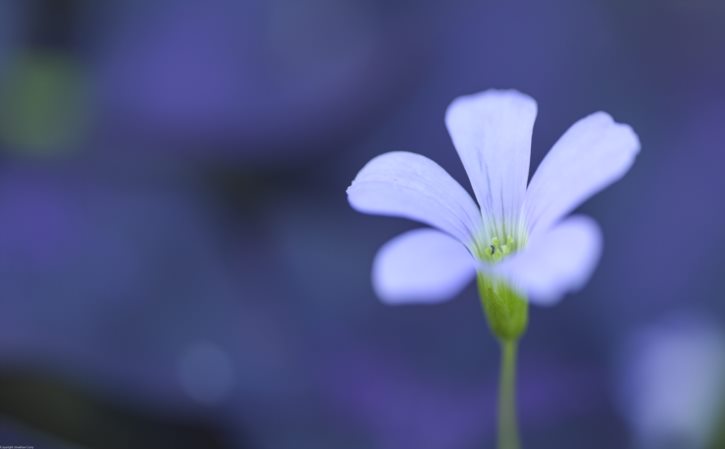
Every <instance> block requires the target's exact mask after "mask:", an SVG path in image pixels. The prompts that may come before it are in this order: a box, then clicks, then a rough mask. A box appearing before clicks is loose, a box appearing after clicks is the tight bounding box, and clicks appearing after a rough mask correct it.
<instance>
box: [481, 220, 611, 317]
mask: <svg viewBox="0 0 725 449" xmlns="http://www.w3.org/2000/svg"><path fill="white" fill-rule="evenodd" d="M601 249H602V236H601V232H600V230H599V226H597V224H596V223H595V222H594V220H592V219H591V218H587V217H583V216H574V217H571V218H568V219H566V220H564V221H562V222H561V223H560V224H558V225H556V226H554V227H553V228H551V229H549V230H548V231H547V232H545V233H543V234H540V235H539V236H538V238H535V239H533V240H531V241H530V242H529V245H528V246H527V247H526V248H524V249H523V250H522V251H521V252H519V253H516V254H514V255H512V256H511V257H509V258H507V259H504V260H503V261H502V262H501V263H500V264H498V265H495V266H494V267H493V271H494V273H495V274H497V275H499V276H501V277H503V278H505V279H507V280H509V281H510V282H511V283H512V284H513V285H514V286H515V287H516V288H518V289H520V290H522V291H523V292H524V293H526V294H527V295H528V296H529V300H530V301H531V302H533V303H537V304H542V305H550V304H554V303H556V302H558V301H559V300H560V299H561V297H562V296H563V295H564V294H565V293H566V292H569V291H574V290H578V289H580V288H581V287H583V286H584V284H586V282H587V281H588V280H589V277H590V276H591V274H592V273H593V272H594V268H595V267H596V265H597V262H598V261H599V256H600V254H601Z"/></svg>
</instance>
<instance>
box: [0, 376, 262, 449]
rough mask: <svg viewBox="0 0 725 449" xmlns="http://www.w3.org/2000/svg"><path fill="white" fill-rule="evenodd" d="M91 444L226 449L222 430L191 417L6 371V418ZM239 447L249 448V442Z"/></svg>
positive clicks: (2, 386)
mask: <svg viewBox="0 0 725 449" xmlns="http://www.w3.org/2000/svg"><path fill="white" fill-rule="evenodd" d="M3 415H4V416H7V417H8V418H10V419H13V420H15V421H18V422H20V423H21V424H23V425H25V426H27V427H29V428H31V429H33V430H37V431H40V432H42V433H46V434H49V435H51V436H53V437H55V438H58V439H61V440H64V441H67V442H70V443H74V444H78V445H81V446H83V447H87V448H98V449H101V448H102V449H116V448H118V449H128V448H145V447H148V448H151V447H153V448H176V449H185V448H189V449H192V448H193V449H199V448H209V449H217V448H219V449H221V448H228V447H231V446H229V445H228V444H227V443H225V442H224V438H223V436H222V435H221V434H222V432H221V431H220V429H218V428H215V426H213V425H211V424H209V423H205V422H202V421H203V420H196V419H190V418H188V417H173V416H159V415H155V414H149V413H148V412H147V411H142V410H140V409H138V408H135V407H129V406H121V405H118V404H112V403H110V402H107V401H104V400H102V399H99V398H98V397H95V396H94V397H92V396H91V395H90V394H89V393H88V392H87V391H84V390H83V389H82V388H80V387H79V386H77V385H75V384H73V383H72V382H67V381H65V380H62V379H58V378H48V377H42V376H39V375H37V374H33V373H28V372H22V371H16V372H3V373H0V416H3ZM235 447H238V448H248V447H250V446H248V445H246V444H244V445H242V446H239V445H236V446H235Z"/></svg>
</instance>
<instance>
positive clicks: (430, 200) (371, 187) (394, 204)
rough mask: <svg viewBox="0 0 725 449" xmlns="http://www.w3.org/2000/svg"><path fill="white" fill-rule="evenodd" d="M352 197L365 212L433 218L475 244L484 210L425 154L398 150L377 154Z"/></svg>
mask: <svg viewBox="0 0 725 449" xmlns="http://www.w3.org/2000/svg"><path fill="white" fill-rule="evenodd" d="M347 199H348V201H349V202H350V205H351V206H352V207H353V208H354V209H356V210H358V211H360V212H365V213H369V214H379V215H391V216H398V217H405V218H409V219H412V220H417V221H421V222H423V223H427V224H429V225H431V226H434V227H436V228H438V229H440V230H442V231H445V232H447V233H449V234H450V235H452V236H453V237H455V238H457V239H458V240H460V241H461V242H462V243H463V244H464V245H467V246H469V247H470V248H473V244H474V237H475V236H476V235H477V234H478V233H480V231H481V229H480V228H481V214H480V212H479V210H478V208H477V207H476V203H475V202H474V201H473V199H472V198H471V196H470V195H469V194H468V192H466V190H465V189H464V188H463V187H461V185H460V184H458V182H456V180H455V179H453V178H452V177H451V176H450V175H449V174H448V173H447V172H446V171H445V170H444V169H443V168H441V166H439V165H438V164H436V163H435V162H433V161H431V160H430V159H428V158H427V157H425V156H421V155H420V154H415V153H409V152H405V151H394V152H391V153H385V154H382V155H380V156H377V157H375V158H373V159H372V160H371V161H370V162H368V163H367V164H366V165H365V167H363V168H362V170H360V173H358V175H357V176H356V177H355V179H354V180H353V181H352V185H350V187H348V189H347Z"/></svg>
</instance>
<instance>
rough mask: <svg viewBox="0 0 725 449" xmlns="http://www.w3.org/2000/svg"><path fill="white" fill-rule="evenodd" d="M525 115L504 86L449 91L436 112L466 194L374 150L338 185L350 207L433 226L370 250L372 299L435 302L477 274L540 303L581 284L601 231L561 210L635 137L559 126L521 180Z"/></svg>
mask: <svg viewBox="0 0 725 449" xmlns="http://www.w3.org/2000/svg"><path fill="white" fill-rule="evenodd" d="M536 113H537V106H536V102H535V101H534V100H533V99H532V98H531V97H529V96H527V95H525V94H522V93H520V92H517V91H513V90H488V91H485V92H482V93H479V94H475V95H470V96H464V97H460V98H457V99H456V100H454V101H453V103H451V105H450V106H449V107H448V110H447V112H446V125H447V127H448V131H449V133H450V135H451V138H452V140H453V144H454V146H455V147H456V150H457V151H458V155H459V156H460V158H461V161H462V162H463V166H464V168H465V169H466V172H467V174H468V178H469V180H470V182H471V185H472V187H473V192H474V195H475V198H476V201H474V200H473V198H471V196H470V195H469V194H468V192H466V190H465V189H464V188H463V187H461V185H460V184H459V183H458V182H456V181H455V180H454V179H453V178H452V177H451V176H450V175H449V174H448V173H447V172H446V171H445V170H444V169H443V168H441V167H440V166H439V165H438V164H436V163H435V162H433V161H431V160H430V159H428V158H426V157H424V156H421V155H418V154H415V153H409V152H403V151H395V152H390V153H385V154H383V155H380V156H378V157H375V158H374V159H372V160H371V161H370V162H368V163H367V165H365V167H363V169H362V170H361V171H360V172H359V173H358V175H357V176H356V177H355V179H354V180H353V182H352V185H351V186H350V187H349V188H348V189H347V195H348V200H349V202H350V204H351V205H352V207H353V208H355V209H356V210H358V211H360V212H364V213H370V214H378V215H391V216H399V217H405V218H409V219H413V220H417V221H420V222H423V223H426V224H428V225H430V226H432V227H434V228H436V229H418V230H413V231H409V232H406V233H404V234H402V235H400V236H398V237H396V238H394V239H393V240H391V241H390V242H388V243H387V244H385V245H384V246H383V247H382V248H381V249H380V251H379V252H378V254H377V256H376V258H375V261H374V264H373V285H374V288H375V290H376V292H377V294H378V295H379V296H380V298H381V299H382V300H383V301H384V302H386V303H390V304H401V303H411V302H427V303H435V302H440V301H444V300H447V299H450V298H452V297H453V296H455V294H456V293H458V292H459V291H460V290H462V289H463V287H465V286H466V285H467V284H468V283H469V282H470V281H471V280H472V279H473V277H474V276H475V274H476V272H478V273H479V279H481V280H483V281H484V282H483V283H482V289H488V290H487V291H496V289H500V288H504V289H506V290H507V291H509V290H510V291H512V292H516V294H518V295H520V296H522V297H524V298H528V299H529V300H530V301H532V302H536V303H539V304H552V303H555V302H556V301H558V300H559V299H560V298H561V297H562V296H563V295H564V293H566V292H567V291H571V290H574V289H577V288H580V287H581V286H583V285H584V283H585V282H586V281H587V280H588V279H589V277H590V275H591V273H592V272H593V270H594V267H595V265H596V263H597V261H598V259H599V255H600V252H601V233H600V231H599V228H598V226H597V225H596V224H595V222H594V221H593V220H591V219H589V218H586V217H583V216H574V217H567V214H569V213H570V212H571V211H572V210H573V209H575V208H576V207H577V206H579V205H580V204H581V203H582V202H583V201H585V200H586V199H587V198H589V197H590V196H592V195H594V194H595V193H597V192H598V191H599V190H601V189H603V188H605V187H606V186H608V185H609V184H611V183H612V182H614V181H616V180H618V179H619V178H621V177H622V176H623V175H624V173H626V172H627V170H629V168H630V167H631V165H632V163H633V162H634V158H635V156H636V154H637V153H638V152H639V147H640V145H639V139H638V138H637V135H636V134H635V133H634V131H633V130H632V129H631V128H630V127H629V126H627V125H623V124H619V123H616V122H614V121H613V120H612V118H611V117H610V116H609V115H608V114H606V113H604V112H597V113H594V114H591V115H589V116H587V117H585V118H583V119H581V120H579V121H578V122H576V123H575V124H574V125H573V126H572V127H571V128H569V130H567V131H566V132H565V133H564V135H563V136H562V137H561V138H560V139H559V140H558V141H557V142H556V143H555V144H554V147H553V148H552V149H551V151H549V154H547V156H546V157H545V158H544V160H543V161H542V163H541V165H540V166H539V168H538V169H537V171H536V173H535V174H534V176H533V177H532V178H531V181H530V182H527V181H528V173H529V160H530V153H531V135H532V132H533V127H534V121H535V119H536ZM476 203H478V204H476ZM499 283H503V284H501V285H503V287H502V286H501V285H499ZM482 291H483V290H482ZM484 305H485V304H484ZM524 326H525V323H524Z"/></svg>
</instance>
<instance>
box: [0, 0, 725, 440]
mask: <svg viewBox="0 0 725 449" xmlns="http://www.w3.org/2000/svg"><path fill="white" fill-rule="evenodd" d="M492 87H501V88H516V89H519V90H521V91H524V92H526V93H529V94H530V95H532V96H533V97H534V98H536V99H537V100H538V102H539V118H538V121H537V123H536V127H535V133H534V142H533V150H532V157H533V163H532V170H533V169H534V168H535V167H536V165H537V164H538V162H539V161H540V160H541V158H542V157H543V156H544V155H545V154H546V152H547V151H548V149H549V148H550V146H551V145H552V144H553V143H554V142H555V140H556V139H557V138H558V137H559V136H560V135H561V133H563V131H564V130H565V129H566V128H567V127H568V126H569V125H570V124H572V123H573V122H574V121H575V120H577V119H578V118H581V117H583V116H584V115H586V114H588V113H590V112H594V111H596V110H605V111H608V112H610V113H611V114H612V115H613V116H614V117H615V118H616V119H617V120H618V121H622V122H626V123H630V124H631V125H632V126H633V127H634V129H635V130H636V131H637V132H638V133H639V136H640V138H641V141H642V145H643V149H642V153H641V155H640V156H639V158H638V160H637V162H636V164H635V166H634V168H633V170H632V172H631V173H630V174H629V175H628V176H626V177H625V178H624V179H623V180H622V181H621V182H619V183H618V184H616V185H615V186H613V187H612V188H610V189H608V190H607V191H606V192H605V193H603V194H601V195H599V196H597V197H595V198H594V199H593V200H591V201H589V202H588V203H587V204H586V205H585V206H583V207H582V212H583V213H585V214H588V215H591V216H593V217H594V218H595V219H596V220H597V221H599V222H600V224H601V226H602V228H603V230H604V235H605V241H606V243H605V250H604V255H603V258H602V261H601V265H600V267H599V270H598V271H597V272H596V274H595V275H594V278H593V279H592V281H591V282H590V283H589V285H588V286H587V287H586V288H585V289H584V290H583V291H581V292H579V293H577V294H573V295H570V296H569V297H567V298H565V300H564V301H563V302H562V303H561V304H560V305H559V306H557V307H555V308H533V309H532V311H531V324H530V328H529V332H528V334H527V336H526V337H525V339H524V341H523V343H522V348H521V349H522V353H521V362H520V374H519V403H520V406H519V407H520V413H521V420H522V422H521V426H522V434H523V441H524V445H525V447H529V448H557V449H568V448H572V449H574V448H577V449H581V448H588V449H598V448H601V449H605V448H606V449H611V448H615V447H616V448H643V449H649V448H653V449H658V448H663V449H675V448H683V449H698V448H725V389H724V388H723V383H724V381H725V357H724V354H723V352H724V351H725V349H723V348H725V339H724V337H723V333H724V332H725V327H724V326H725V206H723V204H724V203H723V194H725V176H724V175H723V170H724V169H725V4H723V3H722V2H721V1H718V0H690V1H685V0H661V1H644V0H617V1H610V0H553V1H549V2H541V1H535V0H529V1H524V0H513V1H505V2H495V1H490V2H486V1H478V2H474V1H464V0H458V1H449V2H433V1H412V0H309V1H296V0H267V1H262V0H259V1H257V0H244V1H236V0H191V1H186V0H184V1H179V0H173V1H172V0H157V1H148V0H125V1H120V0H111V1H105V2H90V1H81V0H45V1H40V0H34V1H30V0H5V1H2V2H0V445H10V444H15V445H27V446H31V445H32V446H35V447H36V448H39V449H40V448H67V449H70V448H103V449H114V448H130V447H155V448H166V447H168V448H182V449H183V448H254V449H307V448H310V449H326V448H336V449H338V448H346V449H357V448H360V449H362V448H366V449H369V448H376V449H408V448H416V449H459V448H460V449H473V448H484V447H493V445H494V441H495V434H494V431H495V419H496V418H495V405H496V388H497V374H498V348H497V346H496V344H495V341H494V340H493V338H491V336H490V335H489V331H488V329H487V327H486V324H485V321H484V319H483V316H482V312H481V311H480V305H479V303H478V299H477V296H476V292H475V288H474V287H473V286H471V288H469V289H468V290H466V291H465V292H464V293H462V294H461V295H460V297H459V298H457V299H456V300H455V301H453V302H451V303H448V304H445V305H440V306H435V307H424V306H419V307H398V308H390V307H385V306H383V305H381V304H380V303H379V302H378V301H377V299H376V298H375V296H374V294H373V292H372V289H371V286H370V264H371V261H372V257H373V255H374V254H375V251H376V250H377V248H378V247H379V246H380V245H381V244H383V243H384V242H385V241H386V240H387V239H388V238H390V237H392V236H394V235H396V234H397V233H399V232H400V231H402V230H404V229H410V228H414V227H417V226H418V225H417V224H414V223H408V222H405V221H403V220H395V219H386V218H380V217H369V216H363V215H359V214H357V213H355V212H353V211H352V210H351V209H350V208H349V207H348V205H347V202H346V199H345V193H344V192H345V188H346V187H347V185H348V184H349V182H350V181H351V180H352V178H353V177H354V175H355V174H356V172H357V170H358V169H359V168H361V167H362V165H363V164H364V163H365V162H367V160H368V159H370V158H371V157H372V156H374V155H377V154H380V153H382V152H385V151H389V150H411V151H416V152H419V153H422V154H425V155H427V156H429V157H431V158H432V159H434V160H436V161H438V162H439V163H440V164H441V165H443V166H444V167H445V168H446V169H447V170H448V171H449V172H451V173H452V174H453V175H454V177H456V178H457V179H459V180H460V181H462V182H463V181H464V180H465V179H466V178H465V174H464V173H463V169H462V166H461V164H460V162H459V161H458V159H457V156H456V154H455V152H454V151H453V147H452V144H451V143H450V140H449V138H448V135H447V133H446V130H445V127H444V125H443V114H444V111H445V108H446V106H447V105H448V103H449V102H450V101H451V100H452V99H453V98H454V97H456V96H458V95H462V94H467V93H473V92H477V91H480V90H484V89H487V88H492ZM466 187H467V188H468V186H466Z"/></svg>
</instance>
